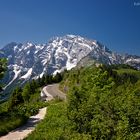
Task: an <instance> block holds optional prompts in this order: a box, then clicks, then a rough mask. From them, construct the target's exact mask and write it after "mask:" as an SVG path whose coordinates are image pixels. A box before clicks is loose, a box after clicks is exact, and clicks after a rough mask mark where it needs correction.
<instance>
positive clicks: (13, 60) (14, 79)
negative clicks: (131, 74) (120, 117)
mask: <svg viewBox="0 0 140 140" xmlns="http://www.w3.org/2000/svg"><path fill="white" fill-rule="evenodd" d="M0 52H2V53H0V57H6V58H8V72H7V73H6V76H5V78H4V80H3V82H4V83H6V87H5V89H7V91H8V90H9V89H10V88H11V86H13V85H14V86H15V85H17V84H20V85H22V84H24V83H25V82H26V81H27V80H30V79H32V78H34V79H36V78H38V77H39V76H40V77H42V76H43V74H44V73H48V74H52V73H53V74H55V73H57V72H61V71H63V70H64V69H67V70H70V69H72V68H73V67H75V66H77V64H79V63H81V64H82V65H85V64H88V63H89V61H90V62H92V63H104V64H129V65H132V66H134V67H137V68H138V69H140V57H139V56H133V55H123V56H122V55H120V54H117V53H113V52H112V51H110V50H109V49H108V48H107V47H106V46H104V45H102V44H101V43H99V42H98V41H96V40H89V39H86V38H83V37H80V36H75V35H66V36H63V37H55V38H52V39H51V40H50V41H49V42H48V43H47V44H33V43H29V42H27V43H24V44H21V43H15V42H12V43H10V44H8V45H6V46H5V47H4V48H3V49H1V50H0Z"/></svg>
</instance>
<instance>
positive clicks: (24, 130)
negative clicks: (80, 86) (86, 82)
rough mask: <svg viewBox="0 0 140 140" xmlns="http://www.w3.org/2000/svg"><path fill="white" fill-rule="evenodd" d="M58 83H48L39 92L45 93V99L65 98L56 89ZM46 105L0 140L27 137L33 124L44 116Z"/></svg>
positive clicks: (32, 128) (20, 139) (33, 127)
mask: <svg viewBox="0 0 140 140" xmlns="http://www.w3.org/2000/svg"><path fill="white" fill-rule="evenodd" d="M58 87H59V85H58V84H53V85H48V86H45V87H44V88H43V89H42V91H41V94H45V95H46V96H45V98H46V99H45V100H46V101H49V100H52V99H53V98H54V97H56V96H58V97H59V98H60V99H63V100H65V99H66V95H65V94H64V93H62V92H61V91H60V90H59V89H58ZM46 110H47V107H44V108H42V109H40V110H39V113H38V114H37V115H35V116H31V117H30V118H29V120H28V121H27V123H26V124H25V125H23V126H21V127H19V128H17V129H15V130H13V131H11V132H9V133H8V134H7V135H5V136H2V137H0V140H23V139H24V138H25V137H27V136H28V135H29V134H30V133H31V132H32V131H33V130H34V129H35V126H36V125H37V124H38V123H39V122H40V121H41V120H42V119H44V117H45V114H46Z"/></svg>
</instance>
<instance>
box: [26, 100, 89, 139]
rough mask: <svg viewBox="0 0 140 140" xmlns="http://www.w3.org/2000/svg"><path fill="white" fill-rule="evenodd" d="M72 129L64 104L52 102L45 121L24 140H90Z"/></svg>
mask: <svg viewBox="0 0 140 140" xmlns="http://www.w3.org/2000/svg"><path fill="white" fill-rule="evenodd" d="M72 127H73V126H72V125H71V123H70V122H69V120H68V118H67V107H66V103H64V102H57V103H55V102H54V103H53V104H51V105H50V106H49V107H48V109H47V114H46V117H45V119H44V120H43V121H42V122H41V123H40V124H38V126H37V127H36V129H35V131H33V132H32V133H31V134H30V135H29V136H28V137H27V138H25V140H59V139H60V140H71V139H73V140H81V139H82V140H90V137H89V136H88V135H85V134H79V133H77V132H74V131H72V129H71V128H72Z"/></svg>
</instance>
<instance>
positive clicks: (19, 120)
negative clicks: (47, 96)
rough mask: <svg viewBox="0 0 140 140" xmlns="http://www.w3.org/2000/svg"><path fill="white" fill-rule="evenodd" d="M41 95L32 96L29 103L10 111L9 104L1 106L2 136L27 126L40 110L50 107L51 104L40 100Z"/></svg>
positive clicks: (0, 128)
mask: <svg viewBox="0 0 140 140" xmlns="http://www.w3.org/2000/svg"><path fill="white" fill-rule="evenodd" d="M39 98H40V93H39V92H37V93H35V94H33V95H31V98H30V101H29V102H28V103H22V104H19V105H17V106H15V107H14V108H13V109H12V110H8V104H9V102H8V101H6V102H4V103H1V104H0V136H2V135H5V134H7V133H8V132H10V131H11V130H14V129H15V128H17V127H19V126H21V125H23V124H25V123H26V122H27V120H28V118H29V117H30V116H32V115H35V114H37V113H38V111H39V109H40V108H43V107H45V106H48V105H49V103H47V102H41V101H40V100H39Z"/></svg>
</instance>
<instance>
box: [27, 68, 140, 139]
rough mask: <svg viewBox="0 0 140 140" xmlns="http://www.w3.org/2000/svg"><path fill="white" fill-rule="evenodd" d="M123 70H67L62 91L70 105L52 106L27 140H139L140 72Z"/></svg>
mask: <svg viewBox="0 0 140 140" xmlns="http://www.w3.org/2000/svg"><path fill="white" fill-rule="evenodd" d="M123 70H124V71H125V72H122V69H121V70H120V69H118V70H117V71H116V69H115V70H114V69H112V68H111V67H106V66H99V67H94V66H90V67H86V68H81V69H78V70H71V71H65V74H64V79H63V81H62V82H61V86H60V88H61V90H63V92H65V93H67V102H62V103H61V102H60V103H57V104H54V105H51V106H49V107H48V113H47V115H46V118H45V119H44V120H43V121H42V123H40V124H39V125H38V127H37V128H36V130H35V131H34V132H33V133H32V134H31V135H29V137H28V138H27V140H31V139H39V138H40V139H64V140H71V139H73V140H81V139H83V140H92V139H99V140H100V139H105V140H106V139H112V140H116V139H117V140H118V139H125V140H138V139H139V138H140V128H139V126H140V120H139V117H140V116H139V114H140V110H139V108H140V97H139V95H140V78H138V77H137V75H139V74H140V71H136V70H135V72H134V73H133V74H132V72H131V71H133V70H132V69H125V68H123ZM118 71H119V72H118ZM120 71H121V75H120ZM129 71H130V72H131V74H130V73H129Z"/></svg>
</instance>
